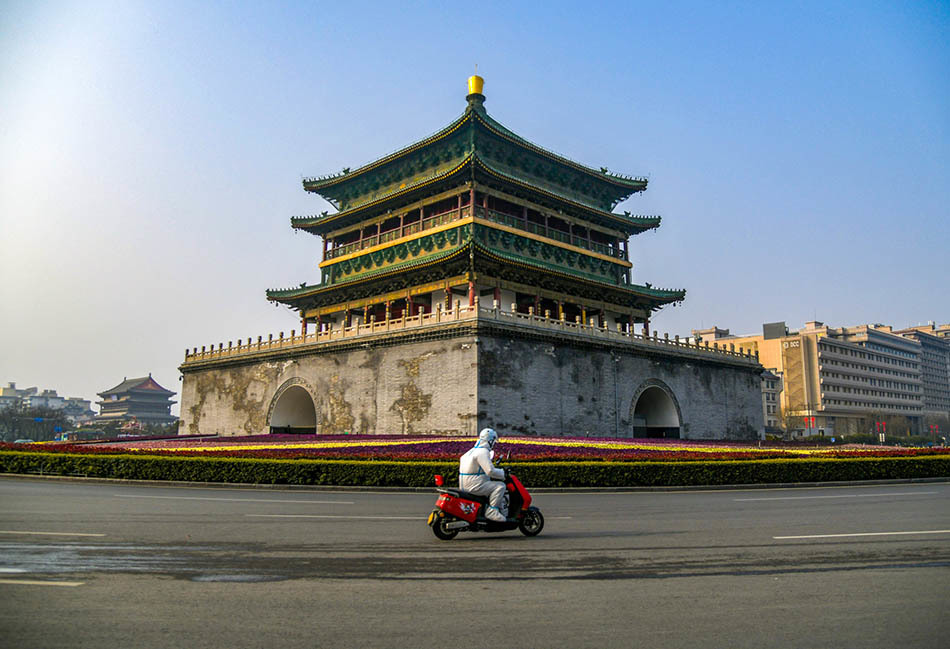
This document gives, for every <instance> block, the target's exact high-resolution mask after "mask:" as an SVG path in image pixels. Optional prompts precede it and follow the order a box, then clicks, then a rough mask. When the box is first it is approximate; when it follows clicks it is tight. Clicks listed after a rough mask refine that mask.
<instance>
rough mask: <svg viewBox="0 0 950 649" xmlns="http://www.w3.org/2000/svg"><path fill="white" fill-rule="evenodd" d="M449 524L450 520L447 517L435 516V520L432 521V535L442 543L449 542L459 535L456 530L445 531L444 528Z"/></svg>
mask: <svg viewBox="0 0 950 649" xmlns="http://www.w3.org/2000/svg"><path fill="white" fill-rule="evenodd" d="M451 522H452V520H451V519H450V518H448V517H447V516H436V519H435V520H434V521H432V533H433V534H435V535H436V536H437V537H438V538H440V539H441V540H443V541H451V540H452V539H454V538H455V537H456V536H458V533H459V531H458V530H450V529H446V527H445V526H446V525H447V524H448V523H451Z"/></svg>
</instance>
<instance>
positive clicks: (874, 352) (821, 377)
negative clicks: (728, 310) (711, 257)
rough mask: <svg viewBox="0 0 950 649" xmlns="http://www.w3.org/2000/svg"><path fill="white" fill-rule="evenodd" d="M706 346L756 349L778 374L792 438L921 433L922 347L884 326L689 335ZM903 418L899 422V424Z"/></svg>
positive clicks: (778, 326)
mask: <svg viewBox="0 0 950 649" xmlns="http://www.w3.org/2000/svg"><path fill="white" fill-rule="evenodd" d="M693 335H694V336H697V337H700V338H701V339H702V341H703V342H704V343H706V342H709V343H711V344H718V345H730V346H732V345H734V346H735V347H739V348H746V349H749V348H751V349H753V350H754V351H756V352H757V353H758V355H759V360H760V362H761V363H762V365H763V366H764V367H765V368H766V369H769V370H771V371H772V372H773V373H777V374H781V376H782V379H783V389H782V392H781V397H780V406H781V409H780V411H781V413H782V420H783V422H782V423H784V424H785V427H786V430H787V432H788V433H790V434H792V435H793V436H808V435H815V434H818V435H834V434H839V435H840V434H854V433H866V432H869V430H872V431H873V430H874V423H873V422H874V421H875V420H886V419H891V420H892V421H900V422H902V425H903V428H902V429H901V430H894V429H893V427H892V429H891V430H889V431H888V432H890V433H896V434H905V433H918V432H920V430H921V424H922V415H923V379H922V375H921V356H922V346H921V343H920V342H918V341H916V340H912V339H910V338H905V337H903V336H900V335H897V334H895V333H894V332H893V330H892V329H891V327H886V326H884V325H861V326H856V327H840V328H833V327H828V326H826V325H824V324H823V323H821V322H817V321H814V322H808V323H806V325H805V327H804V328H803V329H801V330H799V331H789V330H788V329H787V328H786V327H785V323H773V324H767V325H765V326H764V327H763V333H762V334H761V335H748V336H734V335H729V332H728V330H727V329H726V330H723V329H718V328H715V327H714V328H712V329H709V330H702V331H698V330H697V331H694V332H693ZM898 418H901V419H898Z"/></svg>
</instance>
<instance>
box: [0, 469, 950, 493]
mask: <svg viewBox="0 0 950 649" xmlns="http://www.w3.org/2000/svg"><path fill="white" fill-rule="evenodd" d="M0 478H14V479H21V480H49V481H54V482H55V481H61V482H85V483H93V484H114V485H120V484H127V485H138V486H153V487H158V486H161V487H171V488H179V489H270V490H275V491H313V492H320V491H323V492H376V493H380V492H383V493H432V492H434V491H435V486H434V485H433V486H432V487H373V486H364V487H356V486H333V485H291V484H253V483H246V482H185V481H175V480H168V481H164V480H127V479H123V478H87V477H85V476H63V475H44V474H41V473H0ZM941 482H942V483H950V476H947V477H942V478H895V479H893V480H855V481H853V482H845V481H838V482H778V483H767V484H736V485H681V486H666V487H575V488H570V487H543V488H538V489H531V493H537V494H544V493H565V494H585V493H649V492H677V491H692V492H695V491H748V490H768V489H808V488H819V487H872V486H876V485H898V484H920V483H941Z"/></svg>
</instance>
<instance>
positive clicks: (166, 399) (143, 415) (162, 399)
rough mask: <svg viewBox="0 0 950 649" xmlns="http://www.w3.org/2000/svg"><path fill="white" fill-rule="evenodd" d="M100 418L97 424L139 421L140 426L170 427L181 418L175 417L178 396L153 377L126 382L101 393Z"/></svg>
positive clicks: (124, 380) (97, 418) (96, 420)
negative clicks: (173, 398) (161, 425)
mask: <svg viewBox="0 0 950 649" xmlns="http://www.w3.org/2000/svg"><path fill="white" fill-rule="evenodd" d="M99 396H100V397H102V401H98V402H97V405H98V406H99V415H98V416H97V417H96V418H95V423H97V424H106V423H109V422H113V421H121V422H129V421H137V422H138V423H140V424H143V425H147V424H168V423H171V422H173V421H176V420H177V419H178V417H175V416H174V415H172V414H171V407H172V405H173V404H174V403H175V402H174V401H171V397H173V396H175V393H174V392H172V391H171V390H166V389H165V388H163V387H162V386H160V385H159V384H158V383H157V382H156V381H155V379H153V378H152V375H151V374H149V375H148V376H143V377H140V378H136V379H128V378H127V379H123V381H122V383H120V384H118V385H117V386H115V387H114V388H111V389H109V390H105V391H104V392H100V393H99Z"/></svg>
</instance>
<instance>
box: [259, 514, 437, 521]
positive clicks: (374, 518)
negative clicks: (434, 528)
mask: <svg viewBox="0 0 950 649" xmlns="http://www.w3.org/2000/svg"><path fill="white" fill-rule="evenodd" d="M244 515H245V516H247V517H248V518H348V519H354V520H369V521H424V520H426V517H425V516H343V515H333V514H244Z"/></svg>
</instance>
